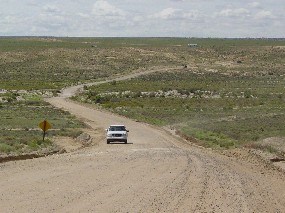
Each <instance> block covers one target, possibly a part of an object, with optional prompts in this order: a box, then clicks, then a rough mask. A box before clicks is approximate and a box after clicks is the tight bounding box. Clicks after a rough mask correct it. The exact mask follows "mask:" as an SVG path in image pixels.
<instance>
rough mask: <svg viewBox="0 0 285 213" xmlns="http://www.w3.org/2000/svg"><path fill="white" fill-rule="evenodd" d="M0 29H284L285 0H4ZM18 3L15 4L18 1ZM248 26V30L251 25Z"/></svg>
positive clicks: (125, 32) (108, 32)
mask: <svg viewBox="0 0 285 213" xmlns="http://www.w3.org/2000/svg"><path fill="white" fill-rule="evenodd" d="M0 2H1V7H0V29H1V32H0V36H1V35H54V36H190V37H191V36H197V37H199V36H203V37H254V36H256V35H258V36H263V37H267V36H271V37H272V36H276V37H282V36H283V37H284V35H285V15H284V6H282V5H283V4H282V3H284V0H271V1H270V2H269V1H266V0H240V1H228V0H215V1H211V0H155V1H153V0H135V1H134V0H61V1H59V0H42V1H39V0H21V1H19V0H0ZM15 5H16V6H15ZM249 29H250V30H249Z"/></svg>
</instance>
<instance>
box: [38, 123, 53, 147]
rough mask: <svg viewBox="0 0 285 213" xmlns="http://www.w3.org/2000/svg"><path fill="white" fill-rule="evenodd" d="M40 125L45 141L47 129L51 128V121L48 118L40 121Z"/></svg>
mask: <svg viewBox="0 0 285 213" xmlns="http://www.w3.org/2000/svg"><path fill="white" fill-rule="evenodd" d="M39 127H40V128H41V129H42V130H43V142H44V141H45V136H46V131H48V130H49V129H50V128H51V125H50V123H49V122H48V121H47V120H44V121H43V122H41V123H39Z"/></svg>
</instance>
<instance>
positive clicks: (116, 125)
mask: <svg viewBox="0 0 285 213" xmlns="http://www.w3.org/2000/svg"><path fill="white" fill-rule="evenodd" d="M110 126H125V125H123V124H115V125H110Z"/></svg>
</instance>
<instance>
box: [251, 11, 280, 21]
mask: <svg viewBox="0 0 285 213" xmlns="http://www.w3.org/2000/svg"><path fill="white" fill-rule="evenodd" d="M254 18H255V19H259V20H260V19H273V18H275V16H274V15H273V14H272V13H271V12H270V11H266V10H262V11H260V12H258V13H257V14H255V16H254Z"/></svg>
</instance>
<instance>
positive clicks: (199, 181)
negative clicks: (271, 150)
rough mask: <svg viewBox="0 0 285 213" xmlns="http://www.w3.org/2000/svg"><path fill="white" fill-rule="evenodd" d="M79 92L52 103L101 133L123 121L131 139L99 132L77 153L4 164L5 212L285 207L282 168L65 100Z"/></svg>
mask: <svg viewBox="0 0 285 213" xmlns="http://www.w3.org/2000/svg"><path fill="white" fill-rule="evenodd" d="M125 78H126V77H125ZM76 89H78V87H77V88H76ZM74 91H75V89H74V88H68V89H66V90H65V91H63V95H62V96H61V97H56V98H51V99H49V100H48V101H49V102H50V103H51V104H52V105H54V106H56V107H58V108H62V109H64V110H68V111H69V112H71V113H72V114H74V115H76V116H77V117H78V118H80V119H83V120H84V121H85V122H86V123H88V125H89V126H90V127H91V128H92V129H94V130H96V131H98V130H99V132H100V134H101V135H102V136H103V134H104V129H105V128H107V127H108V125H110V124H125V125H126V126H127V128H128V129H129V130H130V132H129V141H128V142H129V143H128V144H108V145H107V144H106V141H105V139H104V137H101V139H100V141H98V146H93V147H89V148H84V149H81V150H78V151H75V152H72V153H65V154H59V155H53V156H48V157H44V158H38V159H31V160H25V161H15V162H7V163H3V164H0V212H285V178H284V174H283V173H281V172H279V171H277V170H275V169H273V168H271V167H270V166H267V165H266V164H264V163H262V162H261V161H257V160H254V158H252V159H248V158H246V159H242V158H238V157H227V156H225V155H220V154H218V153H216V152H213V151H211V150H208V149H204V148H199V147H197V146H193V145H190V144H187V143H185V142H184V141H183V140H182V139H179V138H177V137H176V136H173V135H171V134H170V133H168V132H166V131H165V130H163V129H159V128H156V127H153V126H151V125H146V124H142V123H139V122H135V121H132V120H129V119H127V118H124V117H120V116H117V115H114V114H111V113H108V112H104V111H100V110H97V109H94V108H91V107H88V106H84V105H81V104H78V103H75V102H72V101H69V100H68V99H66V97H68V96H70V95H71V94H73V93H74Z"/></svg>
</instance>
